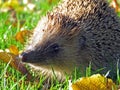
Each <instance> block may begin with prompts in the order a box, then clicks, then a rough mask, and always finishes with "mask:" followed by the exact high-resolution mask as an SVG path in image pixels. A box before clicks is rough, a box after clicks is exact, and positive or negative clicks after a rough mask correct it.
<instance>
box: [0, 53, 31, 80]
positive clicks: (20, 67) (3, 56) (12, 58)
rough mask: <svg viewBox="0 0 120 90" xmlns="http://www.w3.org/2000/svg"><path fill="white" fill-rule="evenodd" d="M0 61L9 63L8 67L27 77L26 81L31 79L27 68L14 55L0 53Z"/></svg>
mask: <svg viewBox="0 0 120 90" xmlns="http://www.w3.org/2000/svg"><path fill="white" fill-rule="evenodd" d="M0 60H3V61H4V62H6V63H8V62H10V65H11V66H12V67H13V68H15V69H16V70H18V71H20V72H21V73H22V74H24V75H27V79H31V78H32V76H31V74H30V73H29V71H28V70H27V68H26V67H25V66H24V64H23V63H21V62H20V60H18V59H17V56H16V55H14V54H11V53H7V52H0Z"/></svg>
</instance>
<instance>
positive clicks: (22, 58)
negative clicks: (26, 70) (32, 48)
mask: <svg viewBox="0 0 120 90" xmlns="http://www.w3.org/2000/svg"><path fill="white" fill-rule="evenodd" d="M19 58H20V59H21V61H23V62H26V61H27V60H28V53H26V52H22V53H21V54H20V55H19Z"/></svg>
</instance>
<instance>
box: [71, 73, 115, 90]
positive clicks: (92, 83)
mask: <svg viewBox="0 0 120 90" xmlns="http://www.w3.org/2000/svg"><path fill="white" fill-rule="evenodd" d="M71 87H72V90H117V88H116V86H115V84H114V83H113V81H112V80H111V79H108V78H106V77H104V76H101V75H100V74H96V75H92V76H91V77H83V78H80V79H79V80H77V81H76V82H75V83H73V84H72V85H71Z"/></svg>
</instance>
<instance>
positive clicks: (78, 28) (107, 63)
mask: <svg viewBox="0 0 120 90" xmlns="http://www.w3.org/2000/svg"><path fill="white" fill-rule="evenodd" d="M63 1H64V2H63V3H62V4H60V5H58V7H56V8H55V9H54V10H53V12H51V13H48V14H47V15H46V16H45V17H43V18H42V19H41V20H40V22H39V23H38V25H37V27H36V28H35V30H34V33H33V36H32V37H31V40H30V41H31V42H30V44H29V45H28V46H27V48H26V50H25V51H24V53H23V54H22V61H23V62H26V63H29V65H31V66H32V67H33V68H35V69H37V70H40V71H41V72H42V73H44V74H47V75H48V76H50V75H51V74H52V68H53V70H54V71H55V73H56V74H58V75H59V76H61V77H62V76H63V75H64V73H68V74H70V73H71V72H72V71H73V70H74V68H75V67H79V66H80V70H81V71H83V72H84V70H85V68H86V66H88V64H89V63H90V62H91V61H92V64H93V65H92V68H93V69H98V68H104V67H106V68H107V69H106V71H105V70H104V72H107V71H108V70H109V69H113V70H112V71H113V72H114V71H115V70H114V68H113V66H114V65H116V59H115V58H116V56H118V55H119V52H120V44H119V42H120V41H119V40H120V38H119V36H120V35H119V34H120V33H119V32H120V30H119V27H120V26H119V20H118V18H117V16H116V14H115V13H114V11H113V10H112V9H111V8H110V7H109V6H108V4H107V3H106V2H105V0H63ZM111 38H112V39H111ZM49 74H50V75H49ZM59 78H60V77H59Z"/></svg>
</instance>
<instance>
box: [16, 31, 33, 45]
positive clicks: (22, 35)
mask: <svg viewBox="0 0 120 90" xmlns="http://www.w3.org/2000/svg"><path fill="white" fill-rule="evenodd" d="M30 34H31V31H30V30H23V31H20V32H18V33H17V34H16V36H15V39H16V40H17V41H19V42H20V43H22V44H24V43H25V38H26V37H29V36H30Z"/></svg>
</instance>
